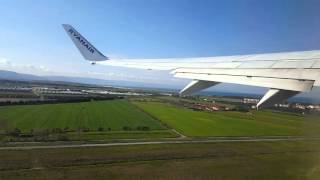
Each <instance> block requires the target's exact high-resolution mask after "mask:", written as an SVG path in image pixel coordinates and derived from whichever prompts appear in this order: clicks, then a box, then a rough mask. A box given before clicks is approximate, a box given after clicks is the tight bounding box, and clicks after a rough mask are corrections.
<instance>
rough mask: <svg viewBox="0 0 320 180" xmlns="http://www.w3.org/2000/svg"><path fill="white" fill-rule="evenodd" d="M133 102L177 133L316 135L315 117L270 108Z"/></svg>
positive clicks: (319, 131) (318, 122)
mask: <svg viewBox="0 0 320 180" xmlns="http://www.w3.org/2000/svg"><path fill="white" fill-rule="evenodd" d="M134 104H135V105H137V106H138V107H139V108H141V109H143V110H144V111H145V112H147V113H149V114H150V115H152V116H153V117H155V118H157V119H159V120H160V121H162V122H163V123H165V124H167V125H169V126H170V127H172V128H174V129H176V130H177V131H178V132H180V133H182V134H184V135H187V136H191V137H192V136H193V137H199V136H200V137H201V136H265V135H268V136H272V135H288V136H295V135H320V119H319V117H309V116H302V115H297V114H289V113H281V112H277V113H274V112H271V111H252V112H250V113H243V112H223V111H221V112H211V113H209V112H198V111H192V110H189V109H185V108H181V107H176V106H173V105H170V104H165V103H159V102H135V103H134Z"/></svg>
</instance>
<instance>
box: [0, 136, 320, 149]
mask: <svg viewBox="0 0 320 180" xmlns="http://www.w3.org/2000/svg"><path fill="white" fill-rule="evenodd" d="M302 140H320V137H272V138H270V137H269V138H250V137H246V138H235V139H230V138H217V139H202V140H198V139H197V140H173V141H148V142H119V143H96V144H69V145H28V146H11V147H0V150H31V149H60V148H84V147H109V146H133V145H148V144H187V143H189V144H190V143H221V142H274V141H302Z"/></svg>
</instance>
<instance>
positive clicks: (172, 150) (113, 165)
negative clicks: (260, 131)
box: [0, 141, 320, 180]
mask: <svg viewBox="0 0 320 180" xmlns="http://www.w3.org/2000/svg"><path fill="white" fill-rule="evenodd" d="M319 145H320V144H319V141H305V142H303V141H285V142H283V141H282V142H230V143H199V144H193V143H191V144H158V145H136V146H114V147H90V148H62V149H37V150H1V151H0V159H1V161H0V179H6V180H7V179H8V180H9V179H14V180H17V179H24V180H26V179H30V180H33V179H76V180H82V179H128V180H129V179H130V180H131V179H190V180H191V179H192V180H193V179H266V180H269V179H272V180H274V179H277V180H278V179H279V180H284V179H290V180H292V179H297V180H298V179H299V180H300V179H310V180H318V179H319V178H320V163H319V162H320V156H319V153H320V146H319Z"/></svg>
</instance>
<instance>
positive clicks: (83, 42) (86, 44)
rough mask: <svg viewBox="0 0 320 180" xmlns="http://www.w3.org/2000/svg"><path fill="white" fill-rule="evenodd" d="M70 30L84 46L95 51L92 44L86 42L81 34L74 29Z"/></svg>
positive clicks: (92, 51)
mask: <svg viewBox="0 0 320 180" xmlns="http://www.w3.org/2000/svg"><path fill="white" fill-rule="evenodd" d="M68 32H69V33H70V34H72V35H73V36H74V37H75V38H76V39H78V41H79V42H80V44H82V46H84V47H86V48H87V49H88V50H89V51H90V52H91V53H92V54H93V53H94V49H93V48H92V47H91V46H90V44H89V43H88V42H86V41H85V40H84V39H83V38H81V36H80V35H79V34H78V33H77V32H74V30H73V29H69V31H68Z"/></svg>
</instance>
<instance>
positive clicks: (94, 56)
mask: <svg viewBox="0 0 320 180" xmlns="http://www.w3.org/2000/svg"><path fill="white" fill-rule="evenodd" d="M62 26H63V28H64V30H65V31H66V32H67V34H68V35H69V37H70V38H71V40H72V41H73V43H74V44H75V45H76V47H77V48H78V50H79V51H80V53H81V54H82V56H83V57H84V58H85V59H86V60H88V61H105V60H108V59H109V58H108V57H106V56H105V55H103V54H102V53H101V52H100V51H99V50H98V49H96V48H95V47H94V46H93V45H92V44H91V43H90V42H89V41H87V40H86V39H85V38H84V37H83V36H82V35H81V34H80V33H78V32H77V31H76V30H75V29H74V28H73V27H72V26H71V25H69V24H63V25H62Z"/></svg>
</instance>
